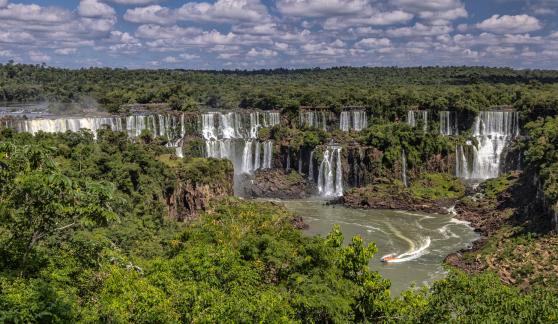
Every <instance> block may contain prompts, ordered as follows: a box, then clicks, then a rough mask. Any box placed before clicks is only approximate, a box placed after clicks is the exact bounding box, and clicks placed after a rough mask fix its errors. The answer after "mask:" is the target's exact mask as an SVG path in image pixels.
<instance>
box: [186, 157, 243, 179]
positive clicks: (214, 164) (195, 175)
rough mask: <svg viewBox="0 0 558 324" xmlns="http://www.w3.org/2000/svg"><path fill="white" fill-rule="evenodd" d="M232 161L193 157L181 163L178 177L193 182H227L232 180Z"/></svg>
mask: <svg viewBox="0 0 558 324" xmlns="http://www.w3.org/2000/svg"><path fill="white" fill-rule="evenodd" d="M232 173H233V166H232V163H231V162H230V161H228V160H220V159H213V158H209V159H205V158H192V159H187V160H183V162H182V163H181V164H180V165H179V169H178V177H179V178H180V179H183V180H189V181H191V182H193V183H199V184H202V183H223V184H224V183H227V182H230V181H232V179H230V175H231V174H232Z"/></svg>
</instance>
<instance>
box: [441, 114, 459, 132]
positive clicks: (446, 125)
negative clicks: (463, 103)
mask: <svg viewBox="0 0 558 324" xmlns="http://www.w3.org/2000/svg"><path fill="white" fill-rule="evenodd" d="M452 115H453V116H452ZM452 117H453V118H452ZM440 134H442V135H445V136H452V135H459V128H458V124H457V114H456V113H455V112H451V111H440Z"/></svg>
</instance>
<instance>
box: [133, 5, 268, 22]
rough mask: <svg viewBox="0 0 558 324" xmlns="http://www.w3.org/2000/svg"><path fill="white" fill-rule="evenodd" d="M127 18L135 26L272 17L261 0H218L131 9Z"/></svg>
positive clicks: (252, 19) (265, 20)
mask: <svg viewBox="0 0 558 324" xmlns="http://www.w3.org/2000/svg"><path fill="white" fill-rule="evenodd" d="M124 19H125V20H127V21H130V22H134V23H143V24H147V23H151V24H161V25H166V24H173V23H176V22H178V21H184V20H190V21H207V22H217V23H238V22H250V23H265V22H268V21H270V20H271V17H270V16H269V14H268V12H267V7H266V6H265V5H264V4H262V3H261V2H260V1H259V0H217V2H215V3H209V2H189V3H186V4H184V5H183V6H182V7H180V8H178V9H169V8H166V7H162V6H159V5H151V6H147V7H141V8H134V9H128V10H127V11H126V13H125V14H124Z"/></svg>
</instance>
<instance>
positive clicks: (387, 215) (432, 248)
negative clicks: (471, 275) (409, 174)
mask: <svg viewBox="0 0 558 324" xmlns="http://www.w3.org/2000/svg"><path fill="white" fill-rule="evenodd" d="M282 203H284V204H285V206H286V207H287V208H288V209H289V210H291V211H293V212H294V213H295V214H297V215H299V216H302V217H303V219H304V221H305V222H306V223H307V224H308V225H309V229H308V230H307V231H306V233H307V234H309V235H316V234H318V235H322V236H325V235H327V234H328V233H329V232H330V230H331V228H332V227H333V225H334V224H339V226H340V227H341V230H342V232H343V234H344V237H345V243H349V242H350V239H351V237H352V236H354V235H360V236H362V238H363V239H364V240H365V242H367V243H370V242H375V243H376V246H377V247H378V253H377V254H376V255H375V256H374V258H373V260H372V261H371V262H370V267H371V268H372V269H373V270H377V271H378V272H379V273H380V274H381V275H382V276H384V277H385V278H388V279H390V280H391V282H392V293H393V294H395V295H398V294H399V293H400V292H401V291H402V290H405V289H407V288H408V287H410V286H411V284H412V283H415V284H416V285H417V286H422V285H425V284H426V285H428V284H430V283H432V282H433V281H434V280H437V279H441V278H443V277H444V275H445V273H446V271H445V270H444V268H443V266H442V261H443V260H444V258H445V257H446V256H447V255H448V254H450V253H452V252H455V251H458V250H460V249H462V248H465V247H468V246H470V244H471V243H472V242H473V241H474V240H475V239H476V238H477V234H476V233H475V232H474V231H473V229H472V228H471V227H469V226H468V225H467V224H466V223H464V222H461V221H458V220H456V219H453V218H452V216H450V215H439V214H424V213H417V212H405V211H393V210H360V209H351V208H345V207H341V206H326V205H325V204H324V202H323V201H315V200H311V201H283V202H282ZM385 255H394V256H396V257H397V259H398V260H397V262H394V263H388V264H386V263H382V262H381V261H380V259H381V257H382V256H385Z"/></svg>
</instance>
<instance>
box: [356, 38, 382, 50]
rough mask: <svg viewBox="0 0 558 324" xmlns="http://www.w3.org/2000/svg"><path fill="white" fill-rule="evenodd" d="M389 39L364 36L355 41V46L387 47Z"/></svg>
mask: <svg viewBox="0 0 558 324" xmlns="http://www.w3.org/2000/svg"><path fill="white" fill-rule="evenodd" d="M389 46H391V40H389V39H388V38H364V39H361V40H360V41H358V42H357V43H355V47H356V48H375V47H389Z"/></svg>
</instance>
